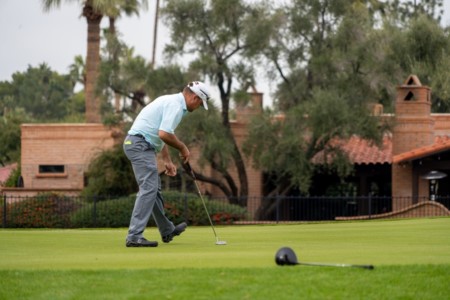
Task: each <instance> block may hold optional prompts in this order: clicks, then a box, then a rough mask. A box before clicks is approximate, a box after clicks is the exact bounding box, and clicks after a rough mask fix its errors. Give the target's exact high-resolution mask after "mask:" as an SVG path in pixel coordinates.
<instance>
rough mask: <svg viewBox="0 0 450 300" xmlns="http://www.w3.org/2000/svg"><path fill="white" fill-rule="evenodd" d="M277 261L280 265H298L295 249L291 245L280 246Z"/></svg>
mask: <svg viewBox="0 0 450 300" xmlns="http://www.w3.org/2000/svg"><path fill="white" fill-rule="evenodd" d="M275 262H276V263H277V265H279V266H293V265H298V261H297V256H296V255H295V252H294V250H292V249H291V248H289V247H283V248H280V249H279V250H278V251H277V253H276V254H275Z"/></svg>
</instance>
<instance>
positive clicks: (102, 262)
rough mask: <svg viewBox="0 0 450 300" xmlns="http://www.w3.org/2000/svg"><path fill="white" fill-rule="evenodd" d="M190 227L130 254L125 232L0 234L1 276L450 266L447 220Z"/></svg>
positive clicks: (154, 236)
mask: <svg viewBox="0 0 450 300" xmlns="http://www.w3.org/2000/svg"><path fill="white" fill-rule="evenodd" d="M216 229H217V234H218V235H219V237H220V239H221V240H225V241H227V243H228V245H225V246H219V245H215V238H214V235H213V233H212V231H211V228H210V227H188V228H187V230H186V232H185V233H183V234H182V235H181V236H179V237H176V238H175V239H174V241H173V242H171V243H170V244H164V243H162V242H161V241H160V237H159V234H158V232H157V230H156V229H155V228H148V229H147V231H146V237H147V238H148V239H150V240H158V241H159V242H160V245H159V246H158V247H157V248H126V247H125V236H126V229H125V228H121V229H67V230H53V229H49V230H41V229H1V230H0V253H1V255H0V269H22V270H23V269H27V270H35V269H47V270H48V269H50V270H51V269H55V270H64V269H87V270H92V269H148V268H152V269H153V268H162V269H165V268H247V267H269V266H275V263H274V256H275V253H276V251H277V250H278V249H279V248H280V247H283V246H289V247H291V248H292V249H293V250H294V251H295V252H296V254H297V257H298V259H299V261H305V262H323V263H351V264H373V265H375V266H377V265H378V266H380V265H408V264H450V238H449V236H450V218H431V219H407V220H391V221H388V220H386V221H358V222H327V223H304V224H293V225H282V224H278V225H249V226H217V228H216Z"/></svg>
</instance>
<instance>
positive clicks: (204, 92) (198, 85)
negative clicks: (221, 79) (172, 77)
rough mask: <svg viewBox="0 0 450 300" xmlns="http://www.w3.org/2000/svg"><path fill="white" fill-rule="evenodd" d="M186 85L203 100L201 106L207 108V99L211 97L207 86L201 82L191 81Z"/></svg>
mask: <svg viewBox="0 0 450 300" xmlns="http://www.w3.org/2000/svg"><path fill="white" fill-rule="evenodd" d="M188 87H189V88H190V89H191V91H193V92H194V93H195V94H196V95H197V96H199V97H200V99H202V101H203V107H204V108H205V109H206V110H208V100H209V98H210V97H211V94H210V93H209V91H208V88H207V87H206V85H205V84H204V83H203V82H200V81H193V82H190V83H189V84H188Z"/></svg>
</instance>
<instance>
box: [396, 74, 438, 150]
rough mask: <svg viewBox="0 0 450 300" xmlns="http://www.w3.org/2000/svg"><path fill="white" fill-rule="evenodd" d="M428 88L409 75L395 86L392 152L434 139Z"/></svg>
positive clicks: (424, 143) (413, 147) (423, 144)
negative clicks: (400, 83) (402, 82)
mask: <svg viewBox="0 0 450 300" xmlns="http://www.w3.org/2000/svg"><path fill="white" fill-rule="evenodd" d="M433 130H434V121H433V119H432V118H431V91H430V88H429V87H427V86H422V84H421V82H420V80H419V78H417V76H415V75H410V76H409V77H408V78H407V79H406V81H405V82H404V84H402V85H400V86H399V87H397V98H396V102H395V127H394V132H393V145H392V146H393V148H392V154H393V155H397V154H400V153H403V152H407V151H410V150H412V149H415V148H419V147H422V146H427V145H431V144H433V143H434V133H433Z"/></svg>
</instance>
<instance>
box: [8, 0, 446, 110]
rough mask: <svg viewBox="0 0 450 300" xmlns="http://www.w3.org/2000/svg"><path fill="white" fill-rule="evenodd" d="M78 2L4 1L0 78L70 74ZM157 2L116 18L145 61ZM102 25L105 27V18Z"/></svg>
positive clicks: (82, 28)
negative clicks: (54, 5) (33, 71)
mask: <svg viewBox="0 0 450 300" xmlns="http://www.w3.org/2000/svg"><path fill="white" fill-rule="evenodd" d="M163 1H164V0H162V1H160V3H161V4H163ZM78 2H79V1H73V2H67V1H64V0H63V1H62V5H61V7H60V8H59V9H53V10H52V11H50V12H44V11H43V9H42V6H41V0H0V81H5V80H7V81H10V80H11V79H12V77H11V76H12V74H13V73H15V72H24V71H26V69H27V68H28V66H29V65H31V66H32V67H37V66H38V65H39V64H41V63H43V62H45V63H47V64H48V65H49V66H50V68H51V69H52V70H54V71H57V72H58V73H61V74H63V73H67V72H68V68H69V66H70V64H72V63H73V61H74V57H75V56H76V55H82V56H83V57H85V56H86V39H87V36H86V34H87V33H86V29H87V24H86V21H85V19H84V18H80V13H81V8H80V4H79V3H78ZM155 2H156V1H154V0H149V1H148V3H149V9H148V11H146V12H141V14H140V17H136V16H133V17H126V16H124V17H122V18H121V19H119V20H118V21H117V27H118V30H119V31H120V32H121V34H122V40H124V42H125V43H126V44H127V45H128V46H130V47H134V48H135V53H136V54H139V55H141V56H143V57H144V58H145V59H146V60H147V61H151V59H152V47H153V46H152V41H153V26H154V24H153V22H154V14H155ZM444 6H445V12H444V18H443V24H445V25H450V0H444ZM101 26H102V27H107V19H106V18H104V20H103V21H102V24H101ZM158 29H159V30H158V44H157V56H156V65H158V64H162V63H163V61H162V54H161V53H162V50H163V48H164V43H165V42H166V41H167V40H168V37H167V31H166V30H165V28H164V27H163V25H162V23H161V22H160V23H159V25H158ZM264 86H265V85H264V83H261V84H257V86H256V88H257V89H258V91H261V92H263V93H265V95H264V98H265V99H267V98H268V97H269V94H268V93H271V91H267V90H265V88H264ZM213 94H214V91H213ZM265 105H266V100H265Z"/></svg>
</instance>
